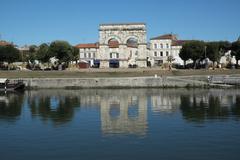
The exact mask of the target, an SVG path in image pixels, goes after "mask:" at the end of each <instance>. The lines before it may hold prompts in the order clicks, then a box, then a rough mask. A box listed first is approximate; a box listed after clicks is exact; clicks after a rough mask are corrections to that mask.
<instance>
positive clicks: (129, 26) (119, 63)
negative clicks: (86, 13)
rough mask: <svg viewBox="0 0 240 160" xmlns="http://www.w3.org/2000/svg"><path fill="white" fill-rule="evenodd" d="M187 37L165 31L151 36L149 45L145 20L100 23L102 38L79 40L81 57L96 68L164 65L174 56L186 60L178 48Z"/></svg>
mask: <svg viewBox="0 0 240 160" xmlns="http://www.w3.org/2000/svg"><path fill="white" fill-rule="evenodd" d="M183 42H184V41H181V40H178V39H177V37H176V35H173V34H166V35H162V36H158V37H155V38H152V39H151V40H150V43H149V46H148V45H147V31H146V24H144V23H125V24H101V25H100V26H99V42H98V43H91V44H79V45H77V46H76V47H77V48H79V53H80V61H82V62H83V63H89V64H90V65H89V67H95V68H129V67H130V68H135V67H147V66H150V65H151V66H161V65H162V64H163V63H166V62H168V58H169V57H172V59H173V60H174V63H178V64H183V61H182V60H181V58H180V57H179V52H180V50H181V48H182V44H183Z"/></svg>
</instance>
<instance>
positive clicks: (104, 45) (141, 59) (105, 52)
mask: <svg viewBox="0 0 240 160" xmlns="http://www.w3.org/2000/svg"><path fill="white" fill-rule="evenodd" d="M146 58H147V36H146V25H145V24H144V23H135V24H134V23H132V24H102V25H100V29H99V60H100V67H101V68H108V67H112V68H118V67H121V68H127V67H129V66H136V67H146V66H147V59H146Z"/></svg>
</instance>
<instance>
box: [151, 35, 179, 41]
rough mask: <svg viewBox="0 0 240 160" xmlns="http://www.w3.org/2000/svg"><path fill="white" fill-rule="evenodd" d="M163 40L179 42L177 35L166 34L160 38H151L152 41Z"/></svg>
mask: <svg viewBox="0 0 240 160" xmlns="http://www.w3.org/2000/svg"><path fill="white" fill-rule="evenodd" d="M162 39H170V40H177V35H175V34H164V35H161V36H158V37H154V38H151V39H150V40H162Z"/></svg>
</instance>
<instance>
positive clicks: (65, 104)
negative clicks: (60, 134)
mask: <svg viewBox="0 0 240 160" xmlns="http://www.w3.org/2000/svg"><path fill="white" fill-rule="evenodd" d="M29 106H30V110H31V112H32V115H33V116H34V115H37V116H40V117H41V118H42V120H44V121H47V120H51V121H53V122H54V123H57V124H58V123H60V124H61V123H65V122H67V121H69V120H71V119H72V118H73V115H74V108H75V107H78V106H79V99H78V97H71V96H64V97H54V96H40V97H31V98H29Z"/></svg>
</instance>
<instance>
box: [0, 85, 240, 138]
mask: <svg viewBox="0 0 240 160" xmlns="http://www.w3.org/2000/svg"><path fill="white" fill-rule="evenodd" d="M239 92H240V91H239V90H221V89H212V90H204V89H196V90H194V89H192V90H187V89H129V90H126V89H125V90H124V89H121V90H119V89H118V90H107V89H106V90H104V89H99V90H98V89H92V90H38V91H34V90H33V91H26V92H25V93H24V94H8V93H7V94H4V93H1V95H0V121H11V122H15V121H17V120H20V118H21V117H20V115H21V113H22V112H26V113H28V111H27V110H26V108H28V109H29V110H30V112H31V117H32V118H39V119H40V120H41V121H43V122H44V123H46V122H51V123H52V124H54V125H56V126H57V125H62V124H66V123H70V122H71V121H72V120H73V119H74V117H75V115H76V114H83V113H82V112H78V111H79V110H80V109H83V110H87V109H89V108H94V111H95V112H99V113H100V114H99V115H100V123H101V131H102V133H103V134H104V135H111V134H133V135H145V134H146V133H147V130H148V120H147V119H148V117H147V115H148V108H149V109H151V111H152V112H154V113H173V112H178V113H180V114H182V116H183V119H185V120H186V121H187V122H201V123H204V122H205V121H206V120H227V119H230V118H231V119H234V120H238V121H239V120H240V93H239ZM22 106H25V107H26V108H25V109H24V110H23V109H22ZM26 113H25V114H26ZM149 113H150V114H149V115H150V116H151V115H152V114H151V112H149ZM89 114H92V110H89ZM92 115H95V116H98V114H94V113H93V114H92ZM19 117H20V118H19ZM80 117H81V115H80ZM95 118H96V119H99V117H95ZM92 127H93V126H92Z"/></svg>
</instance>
